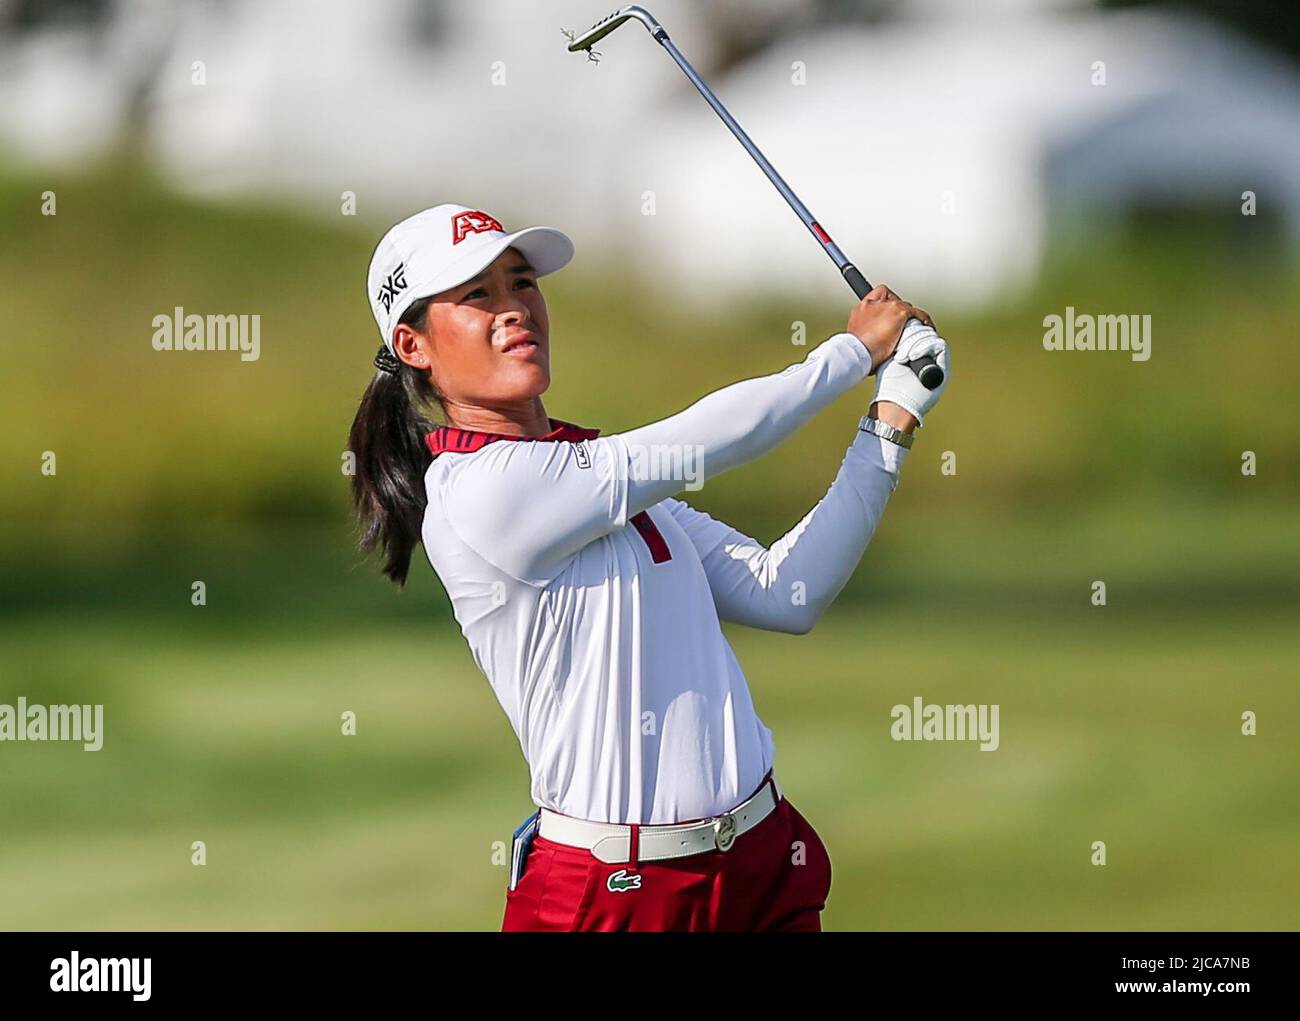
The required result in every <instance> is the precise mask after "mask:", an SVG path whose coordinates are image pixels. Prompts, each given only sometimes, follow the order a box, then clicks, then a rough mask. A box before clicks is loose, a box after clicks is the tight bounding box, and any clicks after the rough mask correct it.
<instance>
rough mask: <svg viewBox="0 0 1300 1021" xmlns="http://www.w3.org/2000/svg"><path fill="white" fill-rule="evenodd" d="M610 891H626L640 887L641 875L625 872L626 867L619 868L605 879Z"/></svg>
mask: <svg viewBox="0 0 1300 1021" xmlns="http://www.w3.org/2000/svg"><path fill="white" fill-rule="evenodd" d="M605 885H606V886H607V887H609V892H610V893H627V891H628V890H639V889H641V877H640V876H638V875H631V876H629V875H628V874H627V869H619V870H618V871H617V872H615V873H614V874H613V875H612V876H610V877H609V879H608V880H606V882H605Z"/></svg>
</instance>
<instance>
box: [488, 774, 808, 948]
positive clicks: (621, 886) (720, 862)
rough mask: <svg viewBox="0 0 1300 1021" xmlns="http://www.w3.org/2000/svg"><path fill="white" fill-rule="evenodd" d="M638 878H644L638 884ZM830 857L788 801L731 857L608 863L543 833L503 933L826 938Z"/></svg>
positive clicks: (510, 893) (509, 896)
mask: <svg viewBox="0 0 1300 1021" xmlns="http://www.w3.org/2000/svg"><path fill="white" fill-rule="evenodd" d="M638 877H639V878H638ZM830 888H831V861H830V856H829V855H828V854H827V852H826V847H825V845H824V844H823V843H822V841H821V838H820V837H818V835H817V831H816V830H814V829H813V828H812V826H811V825H810V824H809V822H808V820H806V819H805V818H804V817H803V816H802V815H800V814H799V812H798V811H797V810H796V809H795V807H794V805H792V804H790V802H789V801H788V800H787V799H785V798H782V799H781V800H780V801H779V802H778V803H777V806H776V808H775V809H773V810H772V811H771V812H770V813H769V814H768V815H767V817H766V818H765V819H764V820H763V821H762V822H760V823H759V824H758V825H757V826H755V827H754V828H753V829H751V830H749V831H748V832H746V833H744V834H742V835H741V836H740V837H738V838H737V839H736V842H735V843H734V844H733V845H732V846H731V848H730V849H729V850H727V851H719V850H716V849H714V850H711V851H707V852H704V853H702V854H695V855H690V856H688V857H685V858H671V859H668V860H666V861H653V862H641V863H639V864H637V865H636V866H635V867H634V866H633V865H631V864H629V863H626V862H625V863H620V864H613V865H610V864H606V863H605V862H603V861H601V860H600V859H599V858H597V857H595V855H593V854H592V853H591V852H590V851H588V850H585V849H584V848H580V847H570V846H568V845H567V844H558V843H556V842H555V841H552V840H547V839H546V838H545V837H542V836H537V837H535V838H534V839H533V844H532V847H531V848H530V849H529V852H528V860H527V864H526V867H525V869H524V874H523V876H522V877H521V878H520V880H519V883H518V885H517V886H516V887H515V889H513V890H507V891H506V911H505V918H504V920H503V922H502V926H501V929H502V931H503V932H530V931H531V932H666V931H675V932H683V931H687V932H763V931H769V932H775V931H786V932H820V931H821V914H820V913H821V910H822V908H824V907H825V906H826V897H827V895H828V894H829V893H830Z"/></svg>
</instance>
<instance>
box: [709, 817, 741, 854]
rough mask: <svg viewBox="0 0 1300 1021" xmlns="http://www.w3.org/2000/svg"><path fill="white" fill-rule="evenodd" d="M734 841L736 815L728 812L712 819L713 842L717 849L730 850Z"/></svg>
mask: <svg viewBox="0 0 1300 1021" xmlns="http://www.w3.org/2000/svg"><path fill="white" fill-rule="evenodd" d="M735 842H736V817H735V816H734V815H732V814H731V813H730V812H728V813H727V814H726V815H720V816H718V818H716V819H714V820H713V843H714V846H716V847H717V849H718V850H719V851H730V850H731V845H732V844H734V843H735Z"/></svg>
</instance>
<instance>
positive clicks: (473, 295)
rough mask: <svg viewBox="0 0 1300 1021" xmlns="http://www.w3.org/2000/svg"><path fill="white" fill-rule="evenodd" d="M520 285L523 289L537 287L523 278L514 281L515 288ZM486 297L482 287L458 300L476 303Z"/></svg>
mask: <svg viewBox="0 0 1300 1021" xmlns="http://www.w3.org/2000/svg"><path fill="white" fill-rule="evenodd" d="M520 284H523V285H524V286H525V287H536V286H537V285H536V284H535V283H533V282H532V281H531V280H527V279H523V278H521V279H519V280H516V281H515V286H516V287H518V286H519V285H520ZM486 297H487V291H485V290H484V289H483V288H482V287H476V288H474V290H472V291H470V292H469V294H467V295H465V297H463V298H461V299H460V300H461V301H477V300H478V299H479V298H486Z"/></svg>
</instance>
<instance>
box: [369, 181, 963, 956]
mask: <svg viewBox="0 0 1300 1021" xmlns="http://www.w3.org/2000/svg"><path fill="white" fill-rule="evenodd" d="M572 256H573V244H572V242H570V240H569V239H568V238H567V237H566V236H565V235H564V234H562V233H561V232H560V231H558V230H554V229H552V228H549V227H530V228H528V229H526V230H520V231H515V232H510V231H507V230H506V229H505V228H504V227H503V226H502V225H501V223H500V221H498V220H497V219H495V218H494V217H492V216H491V215H490V214H488V213H486V212H484V211H483V210H479V209H472V208H469V207H466V206H459V205H440V206H435V207H434V208H432V209H426V210H424V211H423V212H420V213H417V214H415V215H414V216H412V217H410V218H408V219H406V220H403V221H402V222H401V223H399V224H397V225H396V226H394V227H393V228H392V229H391V230H389V231H388V233H387V234H385V235H384V237H383V239H382V240H381V241H380V242H379V246H378V247H377V248H376V250H375V254H374V257H373V260H372V261H371V264H370V274H369V280H368V294H369V299H370V304H371V308H372V310H373V312H374V315H375V321H376V322H377V323H378V325H379V332H380V335H381V336H382V338H383V344H384V346H383V347H382V348H381V349H380V351H379V353H378V355H377V356H376V358H375V364H376V366H377V368H378V372H377V374H376V375H375V377H374V378H373V379H372V380H371V382H370V385H369V386H368V387H367V389H366V392H365V395H364V396H363V397H362V399H361V405H360V408H359V410H358V412H357V416H356V420H355V421H354V422H353V424H352V432H351V440H350V445H351V450H352V451H353V453H354V454H355V455H356V459H357V473H356V475H355V477H354V481H353V496H354V500H355V504H356V512H357V515H358V517H359V519H360V523H361V528H362V538H361V543H362V546H363V548H365V549H366V550H378V551H380V553H381V554H382V556H383V558H384V573H385V574H387V575H388V577H389V578H391V579H392V580H393V581H395V582H397V583H398V584H402V583H403V582H404V581H405V579H406V574H407V570H408V568H409V566H410V561H411V554H412V552H413V550H414V549H415V546H416V544H417V543H420V542H422V543H423V545H424V550H425V553H426V554H427V555H428V558H429V562H430V564H431V565H432V566H433V569H434V571H436V572H437V574H438V577H439V578H440V579H441V580H442V584H443V586H444V587H445V588H446V590H447V594H448V595H449V596H450V598H451V605H452V607H453V610H454V612H455V616H456V620H457V622H458V623H459V624H460V627H461V631H462V633H463V634H464V636H465V638H466V640H467V641H468V643H469V647H470V650H471V652H472V653H473V656H474V660H475V662H476V663H477V664H478V666H479V668H480V669H481V670H482V671H483V673H484V675H485V676H486V677H487V679H488V682H489V683H490V684H491V685H492V689H493V691H494V692H495V693H496V697H497V699H498V700H499V701H500V703H501V707H502V709H504V710H505V713H506V717H507V718H508V719H509V720H510V725H511V726H512V727H513V728H514V730H515V733H516V735H517V736H518V738H519V744H520V747H521V748H522V750H523V753H524V757H525V758H526V759H527V761H528V769H529V773H530V776H531V794H532V800H533V802H534V803H535V804H536V805H537V806H538V812H537V813H536V815H535V816H533V817H530V822H535V824H536V825H535V827H532V828H529V830H528V832H529V835H531V836H532V837H533V839H532V840H531V844H527V843H525V842H524V841H523V840H517V841H516V843H517V845H518V846H517V851H518V854H517V855H516V859H517V860H516V864H515V866H514V868H513V869H512V876H511V881H510V889H509V890H508V891H507V893H506V907H505V917H504V920H503V926H502V927H503V929H506V930H529V929H531V930H537V929H547V930H667V929H672V930H731V931H735V930H776V929H786V930H796V929H802V930H812V931H817V930H819V929H820V928H821V918H820V912H821V910H822V908H823V907H824V906H825V902H826V897H827V894H828V892H829V890H830V883H831V866H830V858H829V856H828V855H827V852H826V848H825V846H824V845H823V844H822V842H821V839H820V838H819V837H818V835H817V833H816V831H815V830H814V829H813V828H812V826H811V825H809V823H808V821H807V820H806V819H804V818H803V816H802V815H800V814H799V812H798V811H796V810H795V807H794V806H793V805H792V804H791V803H790V802H789V801H788V800H787V799H786V798H785V797H784V796H783V795H782V793H781V788H780V786H779V784H778V782H777V779H776V777H775V775H774V774H773V770H772V763H773V745H772V733H771V731H770V730H768V728H767V727H765V726H764V725H763V722H762V721H761V720H760V719H759V718H758V715H757V713H755V711H754V706H753V703H752V701H751V699H750V694H749V687H748V685H747V683H746V680H745V675H744V673H743V672H742V670H741V668H740V664H739V663H738V662H737V661H736V657H735V654H734V653H733V652H732V649H731V646H730V645H729V644H728V643H727V640H726V638H725V637H724V635H723V633H722V628H721V625H720V621H724V620H730V621H735V622H738V623H741V624H747V625H749V626H750V627H757V628H765V629H767V630H770V631H784V632H788V633H790V634H805V633H806V632H807V631H808V630H809V629H810V628H811V627H812V626H813V623H814V622H815V621H816V620H817V618H818V616H819V615H820V614H821V613H822V611H823V610H825V609H826V607H827V606H828V605H829V604H830V602H831V601H832V600H833V599H834V598H835V596H836V595H837V594H838V593H839V591H840V589H841V588H842V587H843V586H844V584H845V582H846V581H847V580H848V578H849V575H850V574H852V573H853V569H854V567H855V566H856V565H857V562H858V560H859V559H860V558H861V556H862V552H863V550H864V549H865V548H866V545H867V542H868V541H869V540H870V538H871V535H872V532H873V531H874V529H875V527H876V524H877V523H878V522H879V521H880V517H881V514H882V513H883V512H884V509H885V504H886V502H887V501H888V499H889V496H890V494H891V493H892V492H893V489H894V487H895V486H896V485H897V481H898V471H899V466H900V465H901V463H902V461H903V458H904V457H905V455H906V453H907V448H908V447H910V445H911V442H912V437H911V431H912V429H913V428H915V427H916V426H917V425H918V424H920V421H921V419H922V418H923V417H924V415H925V414H926V413H927V412H928V411H929V410H930V408H931V407H932V406H933V405H934V403H935V402H936V401H937V400H938V398H939V395H940V393H941V392H942V390H943V387H940V389H939V390H936V391H934V392H931V391H928V390H926V389H924V388H923V387H922V386H921V385H920V383H919V382H918V381H917V379H916V377H915V375H914V374H913V373H912V372H911V371H910V370H909V369H908V368H907V367H906V366H905V364H903V363H904V362H906V361H911V360H912V359H914V358H917V357H919V356H921V355H923V354H930V355H934V356H935V357H936V358H937V360H938V362H939V364H940V366H942V367H943V369H944V370H945V376H948V375H950V372H949V365H948V358H947V349H946V345H945V344H944V342H943V341H942V340H941V339H940V338H939V337H938V335H937V334H936V333H935V332H934V331H933V330H929V329H923V328H918V327H915V326H914V327H912V328H909V329H908V330H906V331H904V324H905V323H907V321H908V319H909V318H914V319H917V320H920V321H921V322H922V323H926V324H930V317H929V316H928V315H927V314H926V313H925V312H924V311H922V310H920V309H917V308H913V307H912V306H911V305H909V304H907V303H906V302H904V301H903V300H902V299H900V298H899V297H898V296H897V295H895V294H894V293H893V292H891V291H890V290H889V289H888V288H885V287H877V288H876V289H875V290H874V291H872V292H871V294H869V295H868V296H867V297H866V298H865V299H863V301H862V302H861V303H860V304H858V305H857V306H856V307H855V308H854V309H853V311H852V313H851V314H850V316H849V320H848V328H847V330H846V331H845V332H844V333H838V334H836V335H835V336H833V337H831V338H829V339H828V340H825V341H823V342H822V343H821V344H820V345H818V346H817V347H816V348H814V349H813V350H812V351H811V352H809V353H808V355H807V357H806V358H804V359H803V361H801V362H796V363H795V364H792V365H790V366H788V367H787V368H785V369H784V370H783V371H780V372H775V373H773V374H771V375H766V376H758V377H754V378H746V379H742V380H741V381H740V382H737V383H733V384H732V385H730V386H726V387H723V388H722V389H720V390H716V391H714V392H713V393H710V394H708V395H707V396H705V397H703V398H702V399H701V400H699V401H697V402H696V403H695V404H693V405H691V406H690V407H689V408H687V409H686V410H685V411H682V412H679V413H678V414H675V415H672V416H671V417H669V418H665V419H662V420H661V421H658V422H653V423H651V424H649V425H645V426H642V427H640V428H638V429H632V430H630V431H628V432H623V433H617V434H613V435H608V436H601V435H600V430H598V429H590V428H583V427H582V426H579V425H575V424H574V423H572V422H568V421H564V420H561V419H557V418H551V417H549V416H548V415H547V413H546V410H545V408H544V407H543V405H542V395H543V394H544V393H545V392H546V389H547V387H548V386H550V383H551V371H550V354H551V350H550V344H551V336H550V322H549V318H548V315H547V309H546V302H545V301H544V300H543V298H542V293H541V291H540V290H539V288H538V284H537V281H538V278H539V277H542V276H544V275H546V274H547V273H552V272H554V271H555V270H557V269H560V268H561V267H562V266H564V265H565V264H566V263H568V261H569V260H570V259H571V258H572ZM900 334H905V335H904V336H903V337H902V339H901V340H900ZM625 342H626V343H635V342H636V340H635V338H631V337H629V338H627V339H626V341H625ZM896 347H897V350H896ZM873 371H874V372H876V374H877V384H876V391H875V397H874V401H873V403H872V404H871V405H870V415H869V416H868V417H866V418H864V419H863V420H862V422H861V423H860V425H859V428H858V430H857V432H856V433H855V435H854V436H853V438H852V443H850V444H849V446H848V449H847V451H846V453H845V455H844V460H843V462H842V463H841V465H840V469H839V472H838V474H837V475H836V477H835V481H834V482H833V483H832V484H831V487H830V489H829V490H828V491H827V492H826V494H825V496H823V497H822V499H821V500H820V501H819V502H818V503H817V505H816V506H815V507H814V508H813V509H812V510H811V511H809V512H808V514H807V515H805V517H804V518H803V519H802V520H801V521H800V522H799V523H798V524H796V525H795V526H794V527H793V528H792V529H791V530H790V531H789V532H788V533H786V535H785V536H783V537H782V538H781V539H779V540H777V541H776V542H775V543H773V544H772V546H771V547H770V548H766V549H765V548H764V547H763V546H762V544H760V543H759V542H757V541H756V540H754V539H751V538H750V537H749V536H747V535H745V534H744V533H743V532H739V531H737V530H736V529H734V528H732V527H731V526H729V525H727V524H725V523H723V522H721V521H717V520H715V519H714V518H712V517H710V516H709V515H707V514H704V513H701V512H700V511H697V510H694V509H693V508H691V507H690V506H689V505H688V504H687V503H685V502H683V501H682V500H680V499H678V498H677V494H678V493H680V492H682V491H683V490H685V489H687V488H698V485H699V483H700V482H701V481H702V480H703V479H705V478H709V479H712V478H714V477H716V476H718V475H720V474H722V473H723V472H725V471H727V470H728V469H730V468H734V467H736V466H737V465H740V464H744V463H745V462H747V461H752V460H754V459H755V458H757V457H759V456H760V455H762V454H764V453H766V452H767V451H769V450H771V449H772V448H773V447H775V446H776V445H777V444H778V443H780V442H781V441H782V440H784V439H786V437H788V436H790V435H791V434H792V433H794V432H795V431H796V430H797V429H798V428H799V427H800V426H801V425H803V424H804V423H805V422H807V421H808V420H809V419H810V418H812V417H813V416H814V415H815V414H816V413H817V412H818V411H820V410H821V409H822V408H824V407H826V405H828V404H830V403H831V402H832V401H833V400H835V398H836V397H838V396H840V395H841V394H843V393H844V392H845V391H847V390H849V389H851V388H853V387H855V386H857V385H858V384H859V383H861V382H862V381H863V380H864V379H866V378H867V376H869V375H871V374H872V372H873ZM738 374H739V373H738ZM435 404H436V405H438V407H439V408H440V409H441V412H442V416H443V418H444V419H445V424H442V425H435V424H434V423H433V422H431V421H429V420H428V419H426V417H425V416H426V411H428V410H429V409H431V407H432V406H433V405H435ZM521 829H523V828H521ZM521 869H522V875H520V874H519V873H520V870H521ZM516 880H517V882H516Z"/></svg>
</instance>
